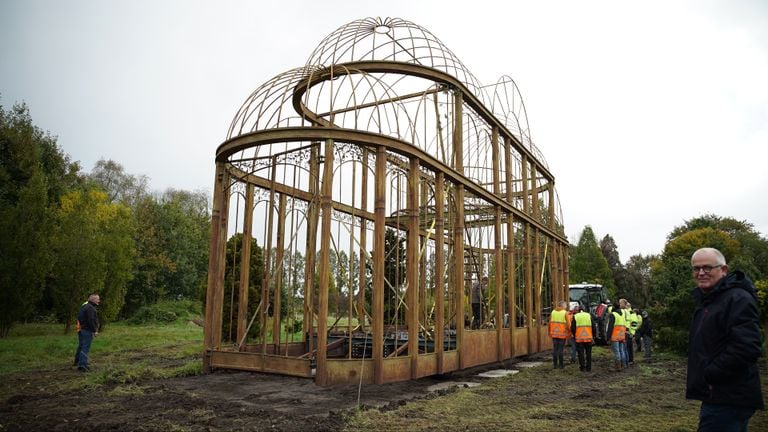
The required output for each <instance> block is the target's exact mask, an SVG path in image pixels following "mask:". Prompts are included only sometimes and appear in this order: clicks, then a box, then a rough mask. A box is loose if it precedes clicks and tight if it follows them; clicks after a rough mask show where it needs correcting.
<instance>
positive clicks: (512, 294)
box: [504, 138, 517, 356]
mask: <svg viewBox="0 0 768 432" xmlns="http://www.w3.org/2000/svg"><path fill="white" fill-rule="evenodd" d="M504 164H505V165H506V168H507V169H506V174H507V175H506V178H505V181H506V187H507V202H508V203H509V204H510V205H512V206H514V194H513V192H514V187H513V184H512V145H511V144H510V138H504ZM516 265H517V263H515V216H514V213H508V214H507V313H508V314H509V339H510V340H509V344H510V347H511V351H510V352H511V355H513V356H514V355H515V354H516V353H517V349H516V346H517V308H516V307H515V305H516V303H515V302H516V300H517V298H516V295H517V270H516V268H515V266H516Z"/></svg>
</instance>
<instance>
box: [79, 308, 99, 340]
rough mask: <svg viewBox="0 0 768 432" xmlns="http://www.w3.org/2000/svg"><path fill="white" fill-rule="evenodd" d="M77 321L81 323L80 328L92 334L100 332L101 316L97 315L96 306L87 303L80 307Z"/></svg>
mask: <svg viewBox="0 0 768 432" xmlns="http://www.w3.org/2000/svg"><path fill="white" fill-rule="evenodd" d="M77 320H78V321H80V328H81V329H85V330H90V331H92V332H94V333H95V332H97V331H99V315H98V314H97V313H96V305H94V304H93V303H91V302H87V303H86V304H84V305H83V306H81V307H80V311H79V312H78V313H77Z"/></svg>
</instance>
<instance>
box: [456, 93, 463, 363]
mask: <svg viewBox="0 0 768 432" xmlns="http://www.w3.org/2000/svg"><path fill="white" fill-rule="evenodd" d="M453 105H454V106H453V108H454V119H453V161H454V163H453V168H454V169H455V170H456V171H457V172H459V173H461V174H464V125H463V121H462V120H463V109H464V97H463V95H462V93H461V92H460V91H458V90H456V91H455V94H454V102H453ZM454 198H455V200H456V201H455V205H456V208H455V211H454V215H455V218H456V219H455V222H454V225H453V264H454V265H453V274H454V276H453V280H454V284H455V285H454V287H453V290H454V298H456V299H458V300H460V301H458V303H457V307H456V348H457V350H458V351H459V369H463V368H464V359H463V356H462V341H463V339H464V303H465V300H464V297H465V291H466V290H465V287H464V284H465V281H464V185H461V184H457V185H456V193H455V196H454Z"/></svg>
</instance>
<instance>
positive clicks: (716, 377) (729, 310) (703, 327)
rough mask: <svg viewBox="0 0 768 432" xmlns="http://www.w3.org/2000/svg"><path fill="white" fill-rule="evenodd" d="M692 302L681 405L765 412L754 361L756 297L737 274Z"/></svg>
mask: <svg viewBox="0 0 768 432" xmlns="http://www.w3.org/2000/svg"><path fill="white" fill-rule="evenodd" d="M692 295H693V297H694V299H695V300H696V304H697V307H696V311H695V312H694V314H693V322H692V323H691V329H690V334H689V336H688V343H689V345H688V377H687V383H686V389H685V397H686V399H697V400H700V401H703V402H707V403H711V404H720V405H735V406H742V407H749V408H757V409H764V408H765V405H764V404H763V395H762V391H761V389H760V375H759V373H758V368H757V359H758V357H760V351H761V338H760V335H761V332H760V324H759V322H760V320H759V315H758V311H757V296H756V294H755V287H754V285H752V281H750V280H749V278H748V277H747V276H746V275H744V273H742V272H740V271H736V272H733V273H728V274H726V275H725V277H723V278H722V279H720V281H719V282H718V283H717V284H716V285H715V286H714V287H712V290H711V291H710V292H709V293H708V294H707V295H704V294H703V293H702V292H701V290H700V289H699V288H694V290H693V291H692Z"/></svg>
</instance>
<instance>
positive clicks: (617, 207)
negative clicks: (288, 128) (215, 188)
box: [0, 0, 768, 261]
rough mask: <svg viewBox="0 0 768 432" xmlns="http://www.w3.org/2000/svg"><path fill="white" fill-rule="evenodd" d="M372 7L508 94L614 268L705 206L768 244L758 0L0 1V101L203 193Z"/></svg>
mask: <svg viewBox="0 0 768 432" xmlns="http://www.w3.org/2000/svg"><path fill="white" fill-rule="evenodd" d="M368 16H374V17H376V16H381V17H399V18H403V19H406V20H409V21H412V22H414V23H416V24H419V25H421V26H422V27H425V28H427V29H428V30H430V31H431V32H432V33H433V34H435V35H436V36H437V37H438V38H440V39H441V40H442V41H443V42H444V43H445V45H446V46H448V47H449V48H450V49H451V50H452V51H453V52H454V53H455V54H456V55H457V57H458V58H460V59H461V60H462V61H463V62H464V64H465V65H466V66H467V67H468V68H469V69H470V70H471V71H472V72H473V73H474V74H475V75H476V76H477V77H478V78H479V79H480V80H481V81H482V82H483V83H484V84H491V83H494V82H495V81H496V80H497V78H498V77H500V76H502V75H509V76H510V77H512V78H513V79H514V80H515V81H516V83H517V84H518V86H519V88H520V90H521V92H522V95H523V98H524V101H525V104H526V108H527V112H528V118H529V121H530V124H531V131H532V137H533V139H534V141H535V142H536V145H537V146H538V147H539V148H540V149H541V151H542V152H543V154H544V155H545V157H546V159H547V162H548V164H549V167H550V170H551V172H552V173H553V174H554V175H555V177H556V182H557V187H558V191H559V192H558V193H559V196H560V200H561V205H562V212H563V217H564V220H565V224H566V234H568V236H569V238H570V240H571V241H572V242H576V241H577V239H578V235H579V234H580V232H581V230H582V229H583V228H584V226H585V225H591V226H592V228H593V230H594V231H595V233H596V234H597V235H598V237H602V236H604V235H606V234H610V235H611V236H613V238H614V239H615V240H616V243H617V245H618V247H619V251H620V254H621V259H622V260H624V261H626V259H628V258H629V256H631V255H634V254H638V253H642V254H652V253H659V252H661V250H662V248H663V245H664V242H665V237H666V235H667V234H668V233H669V232H670V231H671V230H672V229H673V228H674V227H675V226H677V225H680V224H682V223H683V222H684V221H685V220H688V219H691V218H693V217H696V216H700V215H704V214H710V213H714V214H717V215H719V216H724V217H726V216H727V217H733V218H736V219H739V220H746V221H747V222H750V223H752V224H754V226H755V228H756V229H757V230H758V231H760V232H761V233H763V235H764V236H765V234H766V233H768V206H766V204H765V200H766V198H765V197H766V196H768V174H767V173H768V170H766V168H765V166H764V165H765V161H766V159H767V158H766V156H768V149H767V145H768V80H767V79H766V78H765V77H767V76H768V3H765V2H764V1H762V0H735V1H734V0H731V1H680V0H669V1H656V0H653V1H647V2H641V3H637V2H632V3H630V2H616V1H608V0H598V1H587V2H574V1H515V0H511V1H498V2H493V1H480V0H478V1H474V2H470V3H467V4H454V3H451V2H445V1H432V0H430V1H403V0H390V1H387V2H381V1H360V0H357V1H354V0H350V1H336V2H309V1H298V2H253V1H232V0H229V1H221V2H205V1H181V0H175V1H170V0H166V1H160V2H157V1H151V0H139V1H127V0H125V1H110V2H100V1H83V0H75V1H67V2H55V1H43V0H6V1H3V2H0V52H1V53H2V56H0V97H2V99H0V104H2V105H3V106H5V107H8V106H10V105H12V104H13V103H15V102H21V101H24V102H26V103H27V104H28V105H29V108H30V111H31V114H32V118H33V121H34V122H35V124H36V125H38V126H39V127H41V128H43V129H46V130H49V131H50V132H51V133H52V134H53V135H56V136H58V142H59V145H60V146H61V147H62V148H63V150H64V151H65V152H66V153H67V154H69V155H70V156H71V157H72V158H73V159H74V160H79V161H81V163H82V165H83V168H84V169H85V170H90V169H91V168H92V167H93V165H94V163H95V162H96V161H97V160H99V159H100V158H106V159H113V160H115V161H117V162H119V163H121V164H123V166H124V167H125V169H126V171H127V172H129V173H131V174H137V175H146V176H148V177H149V178H150V179H151V186H152V188H153V189H157V190H163V189H165V188H169V187H173V188H178V189H191V190H198V189H203V190H210V189H211V185H212V184H213V156H214V152H215V149H216V147H217V146H218V145H219V144H220V143H221V142H222V141H223V139H224V137H225V135H226V132H227V129H228V127H229V122H230V121H231V119H232V117H233V116H234V115H235V113H236V111H237V109H238V108H239V107H240V105H241V103H242V101H243V100H244V99H245V98H246V97H247V96H248V95H249V94H250V93H251V92H252V91H253V90H254V89H255V88H257V87H258V86H259V85H260V84H262V83H264V82H265V81H267V80H269V79H270V78H272V77H274V76H275V75H277V74H279V73H281V72H283V71H286V70H288V69H291V68H293V67H297V66H301V65H303V64H304V62H305V61H306V59H307V57H308V56H309V54H310V53H311V52H312V50H313V49H314V47H315V46H316V45H317V44H318V43H319V42H320V41H321V40H322V38H323V37H324V36H326V35H327V34H329V33H331V32H332V31H333V30H335V29H336V28H338V27H340V26H342V25H344V24H346V23H348V22H351V21H353V20H356V19H360V18H364V17H368Z"/></svg>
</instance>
